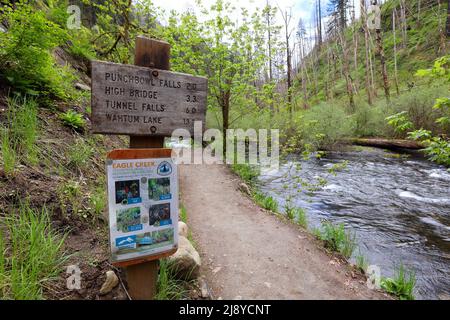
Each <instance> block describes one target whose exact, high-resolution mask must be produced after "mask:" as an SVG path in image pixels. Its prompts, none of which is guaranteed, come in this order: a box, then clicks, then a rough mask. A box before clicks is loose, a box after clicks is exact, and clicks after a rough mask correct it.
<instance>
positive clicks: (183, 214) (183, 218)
mask: <svg viewBox="0 0 450 320" xmlns="http://www.w3.org/2000/svg"><path fill="white" fill-rule="evenodd" d="M180 220H181V221H183V222H184V223H187V211H186V208H185V206H183V205H180Z"/></svg>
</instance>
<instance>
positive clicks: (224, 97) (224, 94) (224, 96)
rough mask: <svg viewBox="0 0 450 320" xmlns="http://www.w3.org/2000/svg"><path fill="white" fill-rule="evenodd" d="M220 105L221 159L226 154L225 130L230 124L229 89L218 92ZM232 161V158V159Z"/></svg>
mask: <svg viewBox="0 0 450 320" xmlns="http://www.w3.org/2000/svg"><path fill="white" fill-rule="evenodd" d="M219 104H220V106H221V107H222V133H223V157H224V158H223V159H224V160H225V159H226V154H227V148H228V146H227V130H228V129H229V126H230V91H223V90H222V91H221V92H220V101H219ZM233 161H234V160H233Z"/></svg>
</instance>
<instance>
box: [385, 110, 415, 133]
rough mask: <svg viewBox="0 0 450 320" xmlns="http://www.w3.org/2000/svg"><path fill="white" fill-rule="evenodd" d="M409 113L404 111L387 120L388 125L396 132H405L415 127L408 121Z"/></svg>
mask: <svg viewBox="0 0 450 320" xmlns="http://www.w3.org/2000/svg"><path fill="white" fill-rule="evenodd" d="M407 114H408V113H407V112H406V111H402V112H400V113H397V114H394V115H392V116H389V117H387V118H386V121H387V122H388V124H389V125H390V126H392V127H394V129H395V131H396V132H405V131H406V130H409V129H411V128H412V127H413V123H412V122H411V121H409V120H408V117H407Z"/></svg>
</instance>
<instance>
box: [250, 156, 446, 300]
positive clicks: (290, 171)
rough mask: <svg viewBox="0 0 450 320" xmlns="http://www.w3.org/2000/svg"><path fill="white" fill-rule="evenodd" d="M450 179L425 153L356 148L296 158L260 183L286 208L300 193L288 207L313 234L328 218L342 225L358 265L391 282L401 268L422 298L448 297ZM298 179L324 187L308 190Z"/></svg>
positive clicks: (442, 168)
mask: <svg viewBox="0 0 450 320" xmlns="http://www.w3.org/2000/svg"><path fill="white" fill-rule="evenodd" d="M343 163H345V167H343V168H342V169H341V170H339V171H337V172H335V173H336V175H334V174H330V170H331V169H332V168H333V167H335V166H336V165H339V166H340V165H341V164H343ZM449 179H450V176H449V173H448V172H447V170H446V168H445V167H443V166H439V165H437V164H434V163H432V162H430V161H427V160H426V159H424V158H423V157H421V156H420V155H419V156H418V155H415V154H413V153H411V154H409V153H408V154H399V153H393V152H390V151H386V150H382V149H375V148H367V147H354V148H352V149H348V150H340V151H330V152H327V153H326V154H322V155H321V157H320V158H317V157H315V156H313V157H310V158H309V159H305V158H304V157H302V156H301V155H295V154H291V155H290V156H289V157H288V158H287V159H286V161H284V162H283V163H282V164H281V165H280V169H279V170H277V171H271V172H262V174H261V175H260V176H259V177H258V179H257V182H256V183H257V187H258V188H259V189H260V191H261V192H262V193H263V194H264V195H265V196H266V197H271V198H272V199H273V201H274V202H277V203H278V204H279V207H280V208H283V207H284V206H285V204H286V200H288V199H289V194H290V193H292V194H293V195H295V196H294V197H293V200H292V203H291V204H290V205H291V206H293V207H298V208H302V209H303V210H304V212H305V215H306V217H307V223H308V227H309V229H310V230H315V229H317V228H320V227H321V226H322V223H323V221H324V220H326V221H329V222H331V223H333V224H334V225H340V224H343V225H344V226H345V230H347V232H349V233H350V234H352V235H354V237H355V241H356V243H357V245H358V247H357V248H356V249H355V250H354V253H353V255H352V259H351V261H352V262H354V263H357V262H358V258H361V257H364V260H365V261H366V263H367V264H369V265H376V266H378V267H379V268H380V271H381V276H382V277H389V278H395V277H396V275H397V274H398V271H399V268H400V267H401V266H403V267H404V268H405V269H407V270H408V271H411V272H412V275H413V276H414V278H415V288H414V290H413V291H414V296H415V298H416V299H448V290H449V282H448V276H447V275H448V257H449V255H448V254H449V251H448V239H449V238H448V237H449V233H448V232H449V229H448V226H449V220H448V217H449V216H448V213H449V212H450V211H449V210H450V206H449V205H450V202H449V201H450V199H449V197H448V195H449V194H450V193H449V192H450V189H449V187H450V185H449V183H448V181H450V180H449ZM298 180H300V181H304V182H308V183H310V184H312V185H315V184H317V181H324V183H323V184H322V185H320V186H319V187H318V188H317V189H315V190H313V191H312V192H310V191H309V190H308V189H307V188H305V187H303V186H300V185H299V183H298ZM286 186H288V187H289V188H288V189H286ZM291 186H292V189H291ZM408 279H409V275H408V274H407V275H405V280H408Z"/></svg>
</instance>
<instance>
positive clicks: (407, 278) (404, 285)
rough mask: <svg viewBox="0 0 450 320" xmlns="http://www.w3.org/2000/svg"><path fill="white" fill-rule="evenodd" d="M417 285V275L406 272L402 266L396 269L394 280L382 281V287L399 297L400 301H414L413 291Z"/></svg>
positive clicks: (386, 279) (409, 271)
mask: <svg viewBox="0 0 450 320" xmlns="http://www.w3.org/2000/svg"><path fill="white" fill-rule="evenodd" d="M415 285H416V275H415V273H414V272H413V271H411V270H406V269H405V267H404V266H403V265H402V264H400V266H399V267H398V268H397V269H396V271H395V276H394V278H393V279H391V278H384V279H382V280H381V287H382V288H383V289H384V290H386V291H387V292H389V293H391V294H393V295H395V296H397V297H398V298H399V299H400V300H414V293H413V291H414V287H415Z"/></svg>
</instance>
